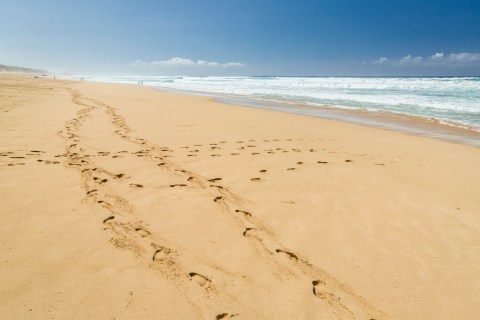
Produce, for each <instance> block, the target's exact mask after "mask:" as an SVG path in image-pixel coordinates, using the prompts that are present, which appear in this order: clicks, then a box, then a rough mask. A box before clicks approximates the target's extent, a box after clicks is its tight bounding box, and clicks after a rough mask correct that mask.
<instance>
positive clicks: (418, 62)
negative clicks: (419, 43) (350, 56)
mask: <svg viewBox="0 0 480 320" xmlns="http://www.w3.org/2000/svg"><path fill="white" fill-rule="evenodd" d="M479 63H480V53H469V52H462V53H450V54H449V55H445V54H444V53H443V52H437V53H435V54H433V55H431V56H429V57H425V58H424V57H421V56H418V57H413V56H411V55H407V56H405V57H403V58H401V59H399V60H391V59H388V58H386V57H382V58H379V59H377V60H375V61H373V64H389V65H393V66H465V65H471V64H479Z"/></svg>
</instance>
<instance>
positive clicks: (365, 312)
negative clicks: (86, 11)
mask: <svg viewBox="0 0 480 320" xmlns="http://www.w3.org/2000/svg"><path fill="white" fill-rule="evenodd" d="M0 181H1V186H0V212H1V213H0V216H1V224H0V228H1V229H0V248H1V256H2V259H1V260H0V274H1V277H0V288H1V289H0V302H1V303H0V315H1V318H2V319H229V318H234V319H377V320H379V319H475V318H476V317H478V314H479V312H480V196H479V191H480V149H479V148H474V147H471V146H465V145H459V144H453V143H448V142H444V141H439V140H434V139H430V138H423V137H417V136H412V135H408V134H404V133H400V132H393V131H387V130H381V129H375V128H368V127H364V126H360V125H354V124H348V123H342V122H338V121H333V120H325V119H320V118H313V117H307V116H300V115H292V114H286V113H281V112H275V111H267V110H260V109H254V108H248V107H241V106H233V105H228V104H222V103H219V102H215V101H213V100H212V99H211V98H208V97H197V96H188V95H179V94H172V93H162V92H159V91H157V90H154V89H151V88H147V87H142V86H132V85H117V84H101V83H92V82H86V81H85V82H80V81H78V82H75V81H63V80H56V81H54V80H49V79H32V78H26V77H19V76H11V75H1V76H0Z"/></svg>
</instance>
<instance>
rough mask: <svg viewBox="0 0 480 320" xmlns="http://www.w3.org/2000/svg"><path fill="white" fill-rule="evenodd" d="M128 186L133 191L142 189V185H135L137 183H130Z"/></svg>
mask: <svg viewBox="0 0 480 320" xmlns="http://www.w3.org/2000/svg"><path fill="white" fill-rule="evenodd" d="M129 186H130V188H134V189H141V188H143V185H142V184H137V183H130V184H129Z"/></svg>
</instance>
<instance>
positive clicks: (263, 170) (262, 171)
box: [258, 169, 267, 173]
mask: <svg viewBox="0 0 480 320" xmlns="http://www.w3.org/2000/svg"><path fill="white" fill-rule="evenodd" d="M258 172H260V173H265V172H267V170H265V169H262V170H260V171H258Z"/></svg>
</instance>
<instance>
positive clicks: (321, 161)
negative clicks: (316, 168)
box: [317, 161, 328, 163]
mask: <svg viewBox="0 0 480 320" xmlns="http://www.w3.org/2000/svg"><path fill="white" fill-rule="evenodd" d="M317 163H328V161H317Z"/></svg>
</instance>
